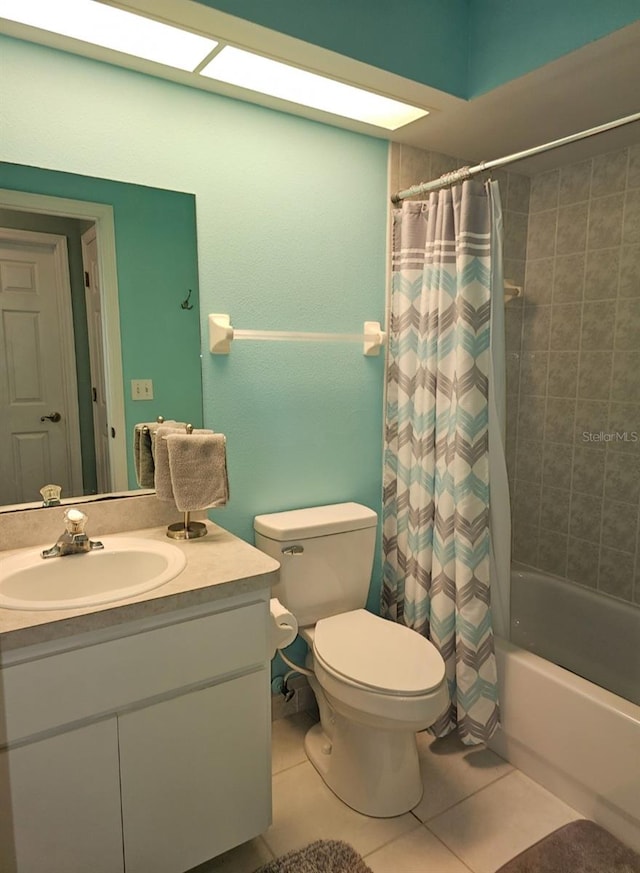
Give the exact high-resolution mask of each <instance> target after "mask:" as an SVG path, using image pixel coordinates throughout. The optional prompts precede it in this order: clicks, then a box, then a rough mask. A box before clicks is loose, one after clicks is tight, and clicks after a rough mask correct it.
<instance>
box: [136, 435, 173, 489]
mask: <svg viewBox="0 0 640 873" xmlns="http://www.w3.org/2000/svg"><path fill="white" fill-rule="evenodd" d="M181 424H182V422H179V421H176V420H175V419H173V418H171V419H169V420H168V421H163V422H159V421H141V422H139V423H138V424H136V426H135V427H134V429H133V459H134V465H135V470H136V481H137V483H138V487H139V488H154V487H155V459H154V455H155V450H156V446H155V443H156V431H157V430H158V428H159V427H163V426H165V425H173V426H174V427H178V426H180V425H181ZM182 426H183V427H185V425H184V424H182Z"/></svg>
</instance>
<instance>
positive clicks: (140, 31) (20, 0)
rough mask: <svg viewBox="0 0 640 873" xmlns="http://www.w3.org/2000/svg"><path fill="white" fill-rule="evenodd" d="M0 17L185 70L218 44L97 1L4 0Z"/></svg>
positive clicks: (189, 69)
mask: <svg viewBox="0 0 640 873" xmlns="http://www.w3.org/2000/svg"><path fill="white" fill-rule="evenodd" d="M0 18H7V19H9V20H10V21H14V22H17V23H18V24H25V25H28V26H30V27H37V28H39V29H40V30H48V31H50V32H51V33H57V34H59V35H61V36H68V37H71V38H72V39H79V40H82V41H83V42H88V43H92V44H93V45H99V46H102V47H103V48H107V49H113V50H114V51H118V52H123V53H124V54H127V55H133V56H134V57H137V58H144V59H145V60H147V61H154V62H155V63H158V64H164V65H166V66H169V67H175V68H176V69H179V70H187V71H193V70H195V69H196V67H197V66H198V65H199V64H201V63H202V61H203V60H204V59H205V58H206V57H208V55H209V54H210V53H211V52H212V51H213V49H214V48H215V47H216V46H217V44H218V43H217V41H216V40H213V39H209V38H207V37H204V36H200V35H199V34H197V33H190V32H189V31H186V30H181V29H180V28H178V27H171V26H170V25H168V24H163V23H161V22H160V21H154V20H153V19H151V18H145V17H144V16H142V15H135V14H134V13H132V12H126V11H124V10H123V9H116V8H115V7H113V6H105V5H104V4H103V3H98V2H96V0H63V2H60V3H56V2H53V0H0Z"/></svg>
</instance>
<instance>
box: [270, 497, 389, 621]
mask: <svg viewBox="0 0 640 873" xmlns="http://www.w3.org/2000/svg"><path fill="white" fill-rule="evenodd" d="M377 521H378V516H377V514H376V513H375V512H374V511H373V510H372V509H369V508H368V507H367V506H361V505H360V504H359V503H334V504H331V505H330V506H314V507H310V508H308V509H294V510H291V511H289V512H274V513H271V514H270V515H258V516H256V518H255V520H254V524H253V527H254V530H255V543H256V546H257V548H259V549H260V550H261V551H263V552H266V553H267V554H268V555H271V556H272V557H273V558H275V559H276V560H277V561H280V580H279V582H278V584H277V585H276V586H275V587H274V588H273V591H272V593H273V596H274V597H277V598H278V600H279V601H280V602H281V603H282V604H283V605H284V606H286V607H287V609H289V610H290V611H291V612H292V613H293V614H294V615H295V617H296V619H297V621H298V625H299V626H300V627H308V626H309V625H312V624H315V623H316V622H317V621H319V620H320V619H321V618H326V617H327V616H329V615H337V614H338V613H342V612H348V611H349V610H351V609H361V608H362V607H363V606H364V605H365V603H366V601H367V594H368V592H369V583H370V581H371V569H372V567H373V555H374V550H375V541H376V525H377Z"/></svg>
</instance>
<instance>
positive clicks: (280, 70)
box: [201, 45, 429, 130]
mask: <svg viewBox="0 0 640 873" xmlns="http://www.w3.org/2000/svg"><path fill="white" fill-rule="evenodd" d="M201 75H203V76H207V77H208V78H210V79H215V80H216V81H218V82H226V83H227V84H229V85H236V86H237V87H239V88H246V89H247V90H249V91H257V92H258V93H260V94H267V95H269V96H271V97H278V98H280V99H281V100H287V101H289V102H290V103H298V104H300V105H302V106H309V107H311V108H313V109H320V110H322V111H323V112H330V113H332V114H333V115H340V116H343V117H345V118H352V119H354V120H356V121H364V122H366V123H367V124H373V125H375V126H377V127H384V128H386V129H387V130H396V129H397V128H398V127H402V126H403V125H405V124H409V123H410V122H412V121H416V119H418V118H423V117H424V116H425V115H428V114H429V113H428V111H427V110H426V109H419V108H418V107H416V106H409V105H408V104H406V103H401V102H399V101H398V100H392V99H391V98H389V97H383V96H381V95H380V94H373V93H372V92H371V91H364V90H362V89H361V88H356V87H354V86H353V85H346V84H344V83H343V82H337V81H335V80H334V79H327V78H325V77H324V76H320V75H318V74H317V73H310V72H308V71H307V70H301V69H299V68H297V67H291V66H289V65H288V64H283V63H281V62H280V61H274V60H272V59H271V58H265V57H262V56H260V55H256V54H253V53H252V52H248V51H244V50H243V49H239V48H235V47H234V46H229V45H227V46H225V47H224V48H223V49H221V51H220V52H218V54H217V55H216V56H215V57H214V58H213V59H212V60H211V61H210V62H209V63H208V64H207V65H206V66H205V67H204V68H203V69H202V70H201Z"/></svg>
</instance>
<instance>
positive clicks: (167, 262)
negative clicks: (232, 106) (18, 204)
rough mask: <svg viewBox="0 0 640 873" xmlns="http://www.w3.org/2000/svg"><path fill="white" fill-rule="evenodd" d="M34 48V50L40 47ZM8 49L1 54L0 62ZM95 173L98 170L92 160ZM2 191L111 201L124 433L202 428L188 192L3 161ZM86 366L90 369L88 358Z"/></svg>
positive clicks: (194, 253)
mask: <svg viewBox="0 0 640 873" xmlns="http://www.w3.org/2000/svg"><path fill="white" fill-rule="evenodd" d="M10 45H11V48H13V49H15V48H18V49H20V47H21V46H22V47H26V44H21V43H10ZM33 48H34V49H35V47H33ZM35 51H36V53H37V52H38V50H37V49H35ZM9 54H10V52H8V53H7V54H6V55H4V54H3V61H4V58H5V57H7V58H8V56H9ZM56 57H58V58H62V57H64V56H62V55H56ZM41 59H42V58H41ZM8 67H9V64H8V63H7V64H5V63H4V62H3V73H4V71H5V68H8ZM105 69H107V70H108V69H110V68H108V67H107V68H105ZM41 85H42V82H41ZM24 91H25V88H24V86H21V87H20V88H19V89H18V92H17V94H16V95H15V96H16V98H17V97H18V96H19V94H20V93H24ZM95 97H96V98H97V99H99V93H96V95H95ZM87 99H88V98H87ZM3 103H4V105H7V106H8V104H9V101H8V100H6V99H4V97H3ZM26 105H27V106H29V104H26ZM54 106H55V104H52V108H51V110H50V112H55V108H54ZM114 108H115V107H114ZM30 117H31V116H30V115H29V110H28V109H27V110H26V112H25V111H23V118H22V119H21V120H20V124H21V125H23V126H24V127H23V129H26V125H27V123H28V124H29V125H31V124H33V123H34V119H32V120H31V121H28V119H29V118H30ZM16 120H17V119H16ZM114 120H115V119H114ZM52 121H53V119H52V117H51V115H50V114H49V115H48V117H47V118H46V119H38V120H37V122H36V126H37V127H38V128H39V130H40V132H39V136H41V137H42V143H41V145H40V148H41V149H42V151H43V152H46V150H47V143H48V142H49V141H50V139H51V137H50V135H49V134H48V133H46V132H45V131H46V126H47V124H51V123H52ZM102 136H106V131H103V132H102ZM13 139H14V138H13V137H11V136H9V135H7V134H6V129H5V130H3V132H2V137H1V140H0V141H2V142H3V143H4V142H6V141H7V140H8V141H11V142H12V143H13V150H14V151H17V152H19V151H20V150H21V146H20V143H19V139H20V138H19V137H16V138H15V141H13ZM68 148H69V152H70V155H69V160H70V161H72V160H73V159H72V157H71V153H72V151H73V140H72V139H70V140H69V142H68ZM0 156H3V155H0ZM14 157H16V158H17V156H14ZM42 157H43V156H42ZM41 163H42V165H45V164H46V161H45V160H44V159H42V160H41ZM96 172H99V170H98V169H97V165H96ZM0 188H9V189H12V190H19V191H27V192H29V193H39V194H46V195H49V196H52V197H67V198H70V199H72V200H86V201H91V202H95V203H109V204H111V205H112V206H113V218H114V225H115V236H116V253H117V259H118V292H119V304H120V331H121V338H122V364H123V375H124V386H123V387H124V398H125V419H126V428H127V434H132V433H133V427H134V425H135V423H136V422H137V421H149V420H153V419H155V418H156V417H157V416H158V415H163V416H164V417H165V418H176V419H177V420H178V421H184V420H189V421H192V422H193V423H194V425H196V426H198V425H200V424H201V421H202V402H201V389H200V354H199V342H200V325H199V323H198V309H197V307H194V309H193V310H189V311H188V310H183V309H181V308H180V303H181V301H182V300H184V299H185V297H186V296H187V294H188V291H189V289H190V288H191V289H193V292H194V295H195V296H196V297H197V293H198V269H197V245H196V226H195V225H196V216H195V198H194V196H193V194H184V193H181V192H179V191H167V190H159V189H155V188H149V187H145V186H143V185H131V184H123V183H121V182H116V181H112V180H109V179H100V178H92V177H88V176H83V175H77V174H73V173H63V172H53V171H51V170H46V169H42V168H39V167H30V166H22V165H20V164H11V163H0ZM80 269H82V268H81V266H80ZM82 363H83V361H82V360H80V361H78V365H79V367H80V368H81V367H82ZM84 366H85V368H88V358H86V355H85V359H84ZM83 375H84V377H85V379H84V382H83V380H82V376H83ZM87 379H88V370H86V371H85V373H84V374H82V373H80V382H81V384H84V387H85V388H86V387H87V386H86V384H85V383H86V380H87ZM131 379H153V387H154V399H153V400H152V401H134V400H132V399H131ZM127 446H128V451H127V459H128V466H129V485H130V487H131V488H135V487H136V480H135V472H134V469H133V456H132V451H131V440H130V439H128V440H127Z"/></svg>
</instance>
